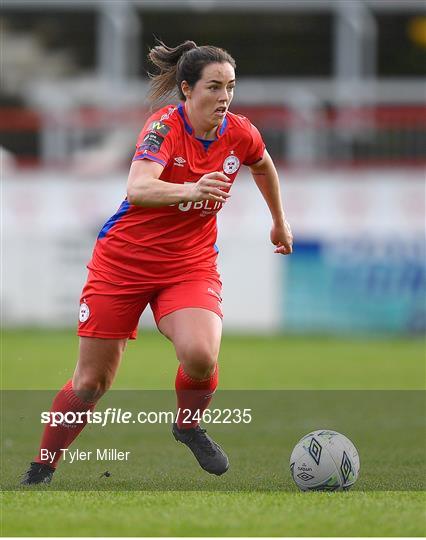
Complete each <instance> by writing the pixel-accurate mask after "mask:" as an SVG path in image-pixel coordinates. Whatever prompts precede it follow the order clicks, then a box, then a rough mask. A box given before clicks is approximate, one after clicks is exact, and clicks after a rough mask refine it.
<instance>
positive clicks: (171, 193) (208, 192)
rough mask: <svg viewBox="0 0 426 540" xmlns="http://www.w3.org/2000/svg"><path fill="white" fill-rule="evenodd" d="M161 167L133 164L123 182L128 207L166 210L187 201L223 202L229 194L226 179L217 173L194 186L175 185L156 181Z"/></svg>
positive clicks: (149, 163)
mask: <svg viewBox="0 0 426 540" xmlns="http://www.w3.org/2000/svg"><path fill="white" fill-rule="evenodd" d="M163 169H164V167H163V166H162V165H161V164H160V163H156V162H155V161H151V160H149V159H141V160H137V161H133V163H132V165H131V167H130V173H129V178H128V180H127V200H128V201H129V203H130V204H134V205H137V206H145V207H151V208H153V207H158V206H168V205H171V204H176V203H181V202H189V201H194V202H197V201H204V200H211V201H219V202H226V199H227V198H228V197H230V195H229V193H226V192H225V191H223V189H224V188H228V187H229V185H228V184H227V181H228V178H227V177H226V176H225V175H224V174H223V173H220V172H212V173H209V174H205V175H204V176H202V177H201V178H200V179H199V180H198V182H194V183H188V184H177V183H174V182H164V181H163V180H160V175H161V173H162V172H163Z"/></svg>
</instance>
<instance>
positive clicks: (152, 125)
mask: <svg viewBox="0 0 426 540" xmlns="http://www.w3.org/2000/svg"><path fill="white" fill-rule="evenodd" d="M174 139H175V134H174V133H173V125H172V124H171V123H170V122H167V120H166V121H165V120H161V111H158V112H157V113H155V114H153V115H152V116H151V117H150V118H148V120H147V122H146V124H145V125H144V127H143V129H142V131H141V132H140V134H139V137H138V140H137V143H136V152H135V155H134V156H133V160H132V161H138V160H140V159H150V160H151V161H156V162H157V163H160V164H161V165H163V167H165V166H166V165H167V162H168V161H169V159H170V157H171V156H172V153H173V147H174Z"/></svg>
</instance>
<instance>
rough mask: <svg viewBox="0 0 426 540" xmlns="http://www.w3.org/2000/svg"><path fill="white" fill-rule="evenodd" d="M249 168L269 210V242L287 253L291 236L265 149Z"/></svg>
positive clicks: (275, 178) (269, 158) (272, 163)
mask: <svg viewBox="0 0 426 540" xmlns="http://www.w3.org/2000/svg"><path fill="white" fill-rule="evenodd" d="M249 168H250V171H251V174H252V175H253V178H254V181H255V182H256V185H257V187H258V188H259V190H260V192H261V194H262V196H263V198H264V199H265V202H266V204H267V205H268V208H269V211H270V212H271V216H272V229H271V242H272V243H273V244H274V245H275V246H277V247H276V249H275V253H281V254H283V255H288V254H290V253H291V252H292V251H293V236H292V234H291V229H290V226H289V224H288V223H287V221H286V218H285V214H284V209H283V205H282V200H281V190H280V181H279V177H278V172H277V169H276V168H275V165H274V162H273V161H272V158H271V156H270V155H269V154H268V152H267V150H265V152H264V154H263V157H262V159H261V160H260V161H258V162H257V163H254V164H253V165H250V166H249Z"/></svg>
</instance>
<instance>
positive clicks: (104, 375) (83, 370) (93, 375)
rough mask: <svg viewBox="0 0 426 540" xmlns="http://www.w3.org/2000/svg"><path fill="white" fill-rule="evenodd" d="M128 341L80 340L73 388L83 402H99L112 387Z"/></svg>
mask: <svg viewBox="0 0 426 540" xmlns="http://www.w3.org/2000/svg"><path fill="white" fill-rule="evenodd" d="M126 344H127V339H100V338H89V337H81V338H80V354H79V359H78V362H77V366H76V368H75V371H74V375H73V378H72V387H73V390H74V392H75V393H76V394H77V396H78V397H79V398H80V399H81V400H83V401H97V400H98V399H99V398H100V397H101V396H102V395H103V394H104V393H105V392H106V391H107V390H108V389H109V388H110V387H111V385H112V383H113V381H114V378H115V375H116V373H117V370H118V368H119V366H120V362H121V358H122V356H123V353H124V350H125V348H126Z"/></svg>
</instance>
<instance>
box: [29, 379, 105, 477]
mask: <svg viewBox="0 0 426 540" xmlns="http://www.w3.org/2000/svg"><path fill="white" fill-rule="evenodd" d="M95 404H96V402H95V401H83V400H81V399H80V398H79V397H78V396H77V395H76V394H75V393H74V390H73V389H72V381H71V380H70V381H68V382H67V383H66V385H65V386H64V387H63V388H62V390H60V391H59V392H58V393H57V394H56V397H55V399H54V400H53V403H52V408H51V409H50V412H61V413H64V414H65V413H67V412H69V413H73V412H74V413H77V412H82V411H89V410H90V411H93V409H94V408H95ZM76 420H79V419H78V418H77V419H76ZM81 420H82V422H81V423H79V422H74V423H68V422H67V421H66V420H64V422H63V423H62V424H58V425H56V426H51V425H49V424H47V425H46V427H45V428H44V432H43V437H42V439H41V444H40V450H39V453H38V455H37V457H36V458H35V460H34V461H36V462H37V463H44V464H46V465H49V466H50V467H54V468H56V465H57V463H58V461H59V459H60V457H61V456H62V454H63V452H61V448H68V446H69V445H70V444H71V443H72V442H73V440H74V439H75V438H76V437H77V435H78V434H79V433H80V432H81V431H82V429H83V428H84V426H85V425H86V424H87V417H86V415H81ZM42 450H43V452H42ZM46 451H48V452H49V454H47V452H46Z"/></svg>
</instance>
